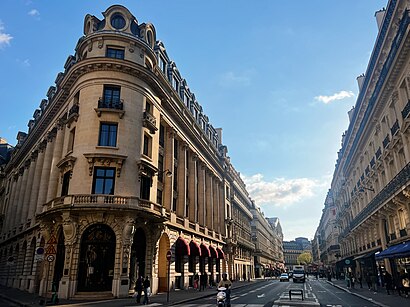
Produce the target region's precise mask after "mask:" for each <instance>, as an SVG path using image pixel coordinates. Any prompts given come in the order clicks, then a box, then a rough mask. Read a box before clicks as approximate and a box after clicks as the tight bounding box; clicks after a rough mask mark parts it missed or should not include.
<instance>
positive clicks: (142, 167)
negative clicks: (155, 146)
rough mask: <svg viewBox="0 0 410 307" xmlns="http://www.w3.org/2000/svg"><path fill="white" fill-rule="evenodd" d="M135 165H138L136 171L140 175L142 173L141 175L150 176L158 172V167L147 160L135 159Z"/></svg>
mask: <svg viewBox="0 0 410 307" xmlns="http://www.w3.org/2000/svg"><path fill="white" fill-rule="evenodd" d="M137 165H138V173H139V175H140V176H141V175H143V176H148V177H152V176H154V175H155V174H156V173H158V168H156V167H155V166H154V165H152V164H151V163H149V162H148V161H145V160H142V159H141V160H139V161H137Z"/></svg>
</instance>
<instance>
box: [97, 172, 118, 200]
mask: <svg viewBox="0 0 410 307" xmlns="http://www.w3.org/2000/svg"><path fill="white" fill-rule="evenodd" d="M114 186H115V168H113V167H96V168H95V169H94V179H93V189H92V194H107V195H114Z"/></svg>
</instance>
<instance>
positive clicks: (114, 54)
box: [105, 47, 124, 60]
mask: <svg viewBox="0 0 410 307" xmlns="http://www.w3.org/2000/svg"><path fill="white" fill-rule="evenodd" d="M105 56H106V57H107V58H114V59H120V60H124V48H118V47H107V51H106V53H105Z"/></svg>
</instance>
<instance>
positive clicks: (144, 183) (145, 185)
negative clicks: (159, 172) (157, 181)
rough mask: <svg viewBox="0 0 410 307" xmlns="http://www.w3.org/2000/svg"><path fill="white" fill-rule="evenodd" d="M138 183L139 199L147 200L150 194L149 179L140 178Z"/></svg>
mask: <svg viewBox="0 0 410 307" xmlns="http://www.w3.org/2000/svg"><path fill="white" fill-rule="evenodd" d="M140 183H141V185H140V198H141V199H145V200H149V199H150V192H151V178H149V177H147V176H141V179H140Z"/></svg>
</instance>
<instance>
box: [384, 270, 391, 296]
mask: <svg viewBox="0 0 410 307" xmlns="http://www.w3.org/2000/svg"><path fill="white" fill-rule="evenodd" d="M384 283H385V285H386V291H387V295H390V290H393V279H392V276H391V275H390V273H389V272H387V271H386V272H385V273H384Z"/></svg>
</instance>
